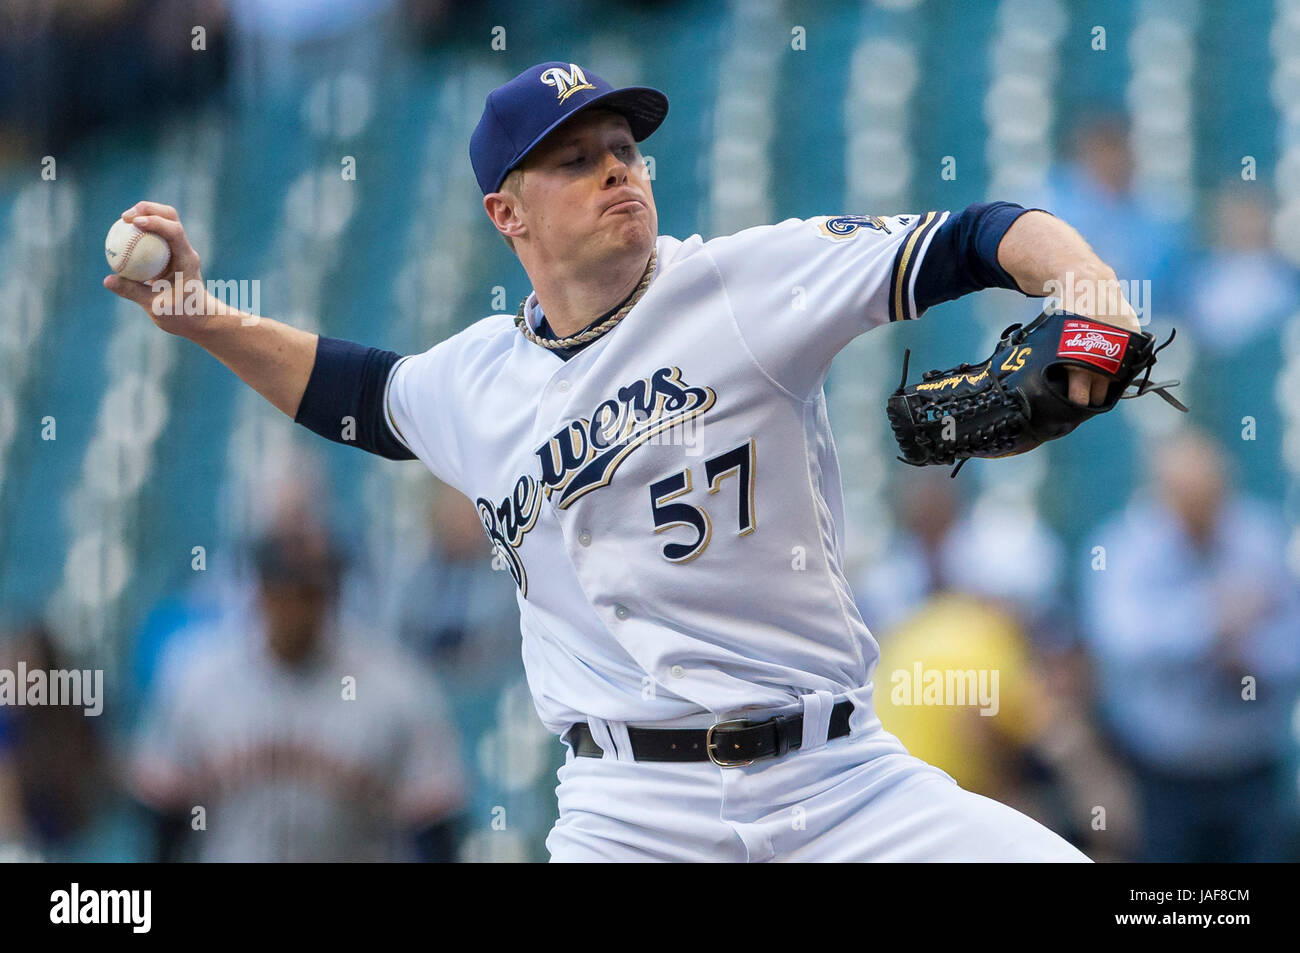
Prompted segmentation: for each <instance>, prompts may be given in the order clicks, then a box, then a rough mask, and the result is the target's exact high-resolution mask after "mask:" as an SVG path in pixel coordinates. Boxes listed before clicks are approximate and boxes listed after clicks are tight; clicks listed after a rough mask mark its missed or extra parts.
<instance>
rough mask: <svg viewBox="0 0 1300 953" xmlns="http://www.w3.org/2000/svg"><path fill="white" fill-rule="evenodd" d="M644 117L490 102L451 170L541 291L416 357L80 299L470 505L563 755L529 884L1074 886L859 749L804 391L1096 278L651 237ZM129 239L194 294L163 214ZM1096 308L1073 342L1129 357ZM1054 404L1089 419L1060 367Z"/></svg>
mask: <svg viewBox="0 0 1300 953" xmlns="http://www.w3.org/2000/svg"><path fill="white" fill-rule="evenodd" d="M667 111H668V102H667V99H666V98H665V96H664V95H663V94H662V93H661V92H659V91H657V90H654V89H649V88H644V87H627V88H614V87H613V86H611V85H610V84H609V83H607V82H606V81H605V80H603V79H601V78H600V77H599V76H597V75H595V74H594V73H593V72H591V71H590V70H587V69H584V68H583V67H582V66H581V65H580V64H575V63H570V62H548V63H542V64H539V65H537V66H534V67H532V68H531V69H528V70H525V71H524V72H523V73H521V74H520V75H519V76H517V77H515V78H514V79H513V80H511V81H510V82H508V83H506V84H504V85H502V86H500V87H499V88H497V89H495V90H494V91H493V92H492V93H491V94H490V95H489V96H488V97H487V102H486V104H485V106H484V109H483V115H482V119H481V120H480V122H479V124H478V127H477V129H476V130H475V131H474V134H473V136H472V138H471V141H470V159H471V162H472V164H473V167H474V172H475V175H476V176H477V179H478V184H479V186H480V187H481V189H482V192H483V207H484V210H485V211H486V213H487V215H488V218H489V219H490V220H491V223H492V225H493V226H494V227H495V228H496V230H497V231H498V232H499V233H500V234H501V236H502V237H503V238H504V239H505V240H506V242H507V243H509V244H510V246H511V248H512V249H513V250H514V252H515V253H516V255H517V256H518V257H519V260H520V262H521V263H522V265H523V267H524V270H525V271H526V272H527V274H528V278H529V281H530V282H531V283H532V287H533V290H532V292H531V293H530V294H529V295H528V297H527V298H526V299H525V300H524V302H523V303H522V304H521V305H520V307H519V310H518V313H517V314H513V315H511V314H499V315H492V316H489V317H486V318H484V319H482V320H481V321H478V322H477V323H475V324H473V325H471V326H470V327H469V328H467V329H466V330H464V331H462V332H460V333H459V334H456V335H454V336H452V337H451V338H449V339H447V340H445V341H442V342H441V343H438V344H436V345H435V346H433V347H431V348H430V349H429V350H427V351H425V352H424V353H422V354H413V355H406V356H402V355H398V354H395V353H392V352H389V351H384V350H381V349H377V348H372V347H363V346H359V345H357V344H352V343H349V342H346V341H341V340H336V339H332V338H328V337H323V336H322V337H318V336H317V335H315V334H310V333H307V332H304V331H301V330H298V329H295V328H292V327H289V326H287V325H285V324H282V323H279V322H276V321H273V320H266V319H263V320H260V321H258V322H256V323H251V324H250V323H249V319H248V317H247V316H245V315H241V314H239V313H238V312H227V313H224V314H211V315H208V316H205V317H201V318H197V319H196V318H192V317H185V316H170V315H165V314H157V313H154V310H153V308H152V305H153V303H154V301H155V294H154V293H153V290H152V289H151V288H149V287H146V286H144V285H140V284H133V283H131V282H129V281H124V280H123V279H121V278H118V277H109V278H107V279H106V280H105V284H106V286H107V287H108V288H110V289H111V290H112V291H114V292H116V293H118V294H120V295H122V296H124V297H126V298H129V299H131V300H133V301H136V302H138V303H140V304H141V305H143V306H144V307H145V308H147V309H150V313H151V316H152V317H153V320H154V321H155V323H156V324H158V325H159V326H160V327H161V328H163V329H164V330H166V331H169V332H172V333H176V334H181V335H184V336H186V337H188V338H190V339H191V340H193V341H194V342H195V343H197V344H199V345H200V346H201V347H204V348H205V349H207V350H208V351H210V352H211V353H212V354H213V355H214V356H216V357H217V358H218V359H219V360H221V361H222V362H223V363H225V364H226V365H227V366H228V367H230V368H231V370H233V371H234V372H235V373H236V374H238V375H239V376H240V377H241V378H242V379H243V380H244V381H246V382H247V383H248V384H249V385H251V386H252V387H254V388H255V389H256V390H257V391H258V392H259V393H261V394H262V395H263V396H265V397H266V398H267V399H268V400H269V401H271V403H273V404H274V405H275V406H276V407H278V408H279V409H280V410H282V411H283V412H284V413H285V414H287V415H289V416H290V417H291V418H293V419H294V420H295V421H296V422H298V423H300V424H302V425H304V426H306V427H308V428H310V429H311V430H313V431H315V432H316V433H319V434H320V435H322V436H324V437H326V438H328V439H331V440H335V441H339V442H350V443H355V445H357V446H359V447H361V448H363V449H365V450H368V451H370V452H372V453H376V454H379V455H381V456H384V457H388V458H392V459H411V458H417V459H419V460H420V461H421V462H422V463H424V464H425V465H426V466H427V467H428V468H429V469H430V470H431V471H432V472H433V473H434V474H435V475H436V476H437V477H439V478H440V479H442V480H443V481H445V482H447V483H449V484H451V485H452V486H453V487H455V488H457V489H458V490H460V491H461V492H463V493H464V494H465V495H466V496H468V497H469V498H470V499H471V500H473V501H475V505H476V507H477V509H478V512H479V516H480V518H481V520H482V523H483V526H484V529H485V530H486V532H487V534H488V536H489V537H490V538H491V540H492V542H493V544H494V546H495V549H496V552H497V554H498V557H499V559H500V560H501V561H502V562H503V563H504V564H505V565H506V566H507V567H508V568H509V571H510V573H511V575H512V576H513V578H514V581H515V583H516V585H517V597H518V604H519V610H520V625H521V630H522V635H523V658H524V663H525V667H526V670H527V675H528V680H529V684H530V686H531V689H532V693H533V696H534V699H535V702H536V706H537V711H538V713H539V715H540V716H541V718H542V721H543V722H544V723H545V724H546V726H547V727H548V728H549V729H550V730H551V731H553V732H554V733H555V734H557V735H559V736H560V737H561V738H563V740H564V741H565V742H566V744H567V746H568V749H567V753H566V761H565V764H564V765H563V766H562V768H561V769H560V771H559V779H560V784H559V788H558V796H559V819H558V821H557V822H556V824H555V827H554V829H553V830H552V832H551V834H550V836H549V837H548V839H547V846H548V848H549V850H550V853H551V856H552V859H553V860H557V861H584V860H650V859H654V860H674V861H692V860H701V861H703V860H727V861H746V860H749V861H761V860H830V861H838V860H912V861H915V860H972V861H974V860H1039V861H1048V860H1053V861H1055V860H1061V861H1063V860H1086V859H1087V858H1085V857H1084V856H1083V855H1082V854H1081V853H1080V852H1079V851H1077V850H1075V849H1074V848H1073V847H1071V846H1070V845H1069V844H1068V843H1067V842H1066V841H1064V840H1063V839H1062V838H1060V837H1058V836H1057V835H1056V834H1054V833H1052V832H1051V831H1049V830H1047V829H1046V828H1044V827H1042V826H1041V825H1039V824H1037V823H1036V822H1034V821H1032V820H1031V819H1029V818H1027V817H1025V816H1023V815H1021V814H1019V813H1017V812H1015V811H1013V810H1011V809H1010V808H1008V807H1006V806H1004V805H1002V804H999V803H997V802H995V801H992V800H989V799H987V798H984V797H980V796H978V795H975V794H972V793H970V792H967V791H964V790H962V789H961V788H960V787H959V786H958V785H957V784H956V783H955V782H954V781H953V780H952V779H951V778H950V777H949V776H948V775H946V774H945V773H943V772H942V771H940V770H938V769H937V768H933V767H931V766H929V765H927V764H925V763H924V762H922V761H920V760H919V759H917V758H914V757H912V756H911V755H910V754H908V752H907V751H906V749H905V748H904V747H903V746H902V744H901V743H900V742H899V741H898V740H897V739H896V738H895V737H893V736H892V735H890V734H889V733H887V732H885V731H884V730H883V729H882V727H881V725H880V722H879V720H878V719H877V718H876V715H875V713H874V711H873V707H872V692H873V687H872V671H873V668H874V667H875V665H876V662H877V657H878V650H877V645H876V642H875V641H874V639H873V638H872V636H871V633H870V631H869V630H868V628H867V626H866V624H865V623H864V621H863V619H862V618H861V617H860V616H859V614H858V612H857V610H856V609H855V607H854V603H853V598H852V593H851V590H850V587H849V583H848V582H847V580H846V579H845V575H844V570H843V565H842V563H843V546H844V541H843V535H842V534H843V530H842V526H843V501H842V497H841V490H840V474H839V470H838V466H837V463H836V455H835V446H834V442H833V441H832V439H831V433H830V428H829V426H828V422H827V413H826V399H825V396H824V393H823V382H824V380H825V378H826V374H827V370H828V368H829V366H830V362H831V360H832V358H834V357H835V355H836V353H837V352H838V351H839V350H840V349H841V348H842V347H844V346H845V345H846V344H847V343H848V342H849V341H850V340H852V339H853V338H854V337H855V336H856V335H858V334H861V333H863V332H864V331H867V330H870V329H871V328H875V327H878V326H880V325H884V324H887V323H889V322H891V321H904V320H911V319H914V318H917V317H920V316H921V314H922V313H923V312H924V311H925V310H926V309H927V308H929V307H931V306H933V305H935V304H938V303H940V302H942V301H946V300H950V299H953V298H956V297H958V296H960V295H963V294H966V293H968V292H972V291H976V290H978V289H982V288H988V287H1004V288H1014V289H1019V290H1020V291H1022V292H1023V293H1025V294H1029V295H1040V294H1042V293H1043V289H1044V288H1045V287H1047V286H1048V282H1053V281H1055V282H1067V281H1070V280H1073V281H1075V282H1081V281H1082V282H1087V281H1091V280H1099V281H1100V280H1105V279H1111V280H1112V281H1113V279H1114V274H1113V272H1112V271H1111V270H1110V269H1109V268H1108V267H1107V266H1106V265H1105V264H1104V263H1103V262H1102V261H1100V260H1099V259H1098V258H1097V256H1096V255H1095V254H1094V253H1093V252H1092V250H1091V249H1090V248H1089V247H1088V245H1087V243H1086V242H1085V241H1084V240H1083V239H1082V238H1081V237H1080V236H1079V234H1078V233H1077V232H1076V231H1074V230H1073V229H1072V228H1070V227H1069V226H1068V225H1066V224H1065V223H1064V222H1061V221H1059V220H1058V219H1056V218H1054V217H1053V216H1052V215H1050V214H1048V213H1046V212H1043V211H1037V210H1030V211H1026V210H1025V209H1023V208H1021V207H1019V206H1016V205H1011V204H1009V203H1005V202H994V203H987V204H979V205H974V206H971V207H969V208H967V209H965V210H964V211H961V212H955V213H950V212H926V213H923V214H903V215H892V216H888V217H880V216H875V215H863V214H850V215H831V216H825V215H823V216H817V217H814V218H809V219H789V220H787V221H784V222H780V223H779V224H775V225H765V226H761V227H757V228H750V229H746V230H744V231H741V232H738V233H736V234H734V235H727V236H722V237H718V238H714V239H712V240H709V241H704V240H703V239H702V238H701V237H700V236H699V235H692V236H690V237H688V238H686V239H678V238H674V237H670V236H667V235H660V234H659V231H658V220H657V216H656V211H655V202H654V195H653V192H652V189H651V182H650V178H649V175H648V173H647V169H646V166H645V162H644V160H643V158H642V156H641V153H640V149H639V145H638V144H639V143H640V142H641V141H643V140H644V139H645V138H646V137H647V136H649V135H650V134H651V133H653V132H654V130H655V129H656V128H657V127H658V126H659V124H660V123H661V122H662V121H663V120H664V117H665V115H666V114H667ZM743 171H744V170H743V169H736V170H735V173H736V174H737V175H742V174H743ZM124 218H125V219H126V220H128V221H134V223H135V224H136V225H137V226H139V227H140V228H142V229H145V230H147V231H152V232H155V233H157V234H159V235H161V236H163V237H164V238H165V239H166V240H167V241H168V242H169V243H170V245H171V248H172V255H173V262H174V265H173V270H179V272H181V273H182V275H183V278H184V279H185V280H201V276H200V269H199V260H198V256H197V255H196V253H195V251H194V249H193V248H192V247H191V246H190V244H189V242H188V241H187V239H186V237H185V233H184V230H183V228H182V226H181V223H180V221H179V219H178V217H177V213H176V211H175V210H174V209H172V208H170V207H168V206H165V205H160V204H157V203H153V202H141V203H139V204H137V205H135V206H133V207H132V208H130V209H128V210H127V212H126V213H124ZM1094 298H1095V299H1098V300H1097V306H1098V310H1097V311H1095V312H1094V313H1092V314H1089V315H1086V316H1087V317H1090V318H1097V319H1099V320H1102V321H1106V322H1110V323H1113V324H1121V325H1125V326H1128V327H1132V328H1136V327H1137V320H1136V317H1135V315H1134V314H1133V311H1132V309H1131V308H1129V307H1128V306H1127V304H1126V303H1123V302H1121V305H1120V306H1121V312H1122V313H1119V314H1107V313H1105V306H1106V304H1107V300H1106V296H1104V295H1097V296H1094ZM210 302H211V303H210V307H211V308H212V309H213V310H214V311H215V310H216V307H217V306H216V303H215V299H210ZM1068 386H1069V395H1070V399H1071V400H1072V401H1074V402H1076V403H1077V404H1089V403H1090V402H1091V403H1092V404H1097V403H1100V402H1102V401H1103V400H1104V399H1105V398H1104V395H1105V392H1106V387H1107V384H1106V381H1105V380H1104V379H1102V378H1101V377H1100V376H1099V375H1094V374H1092V373H1091V372H1089V371H1087V370H1086V369H1081V368H1073V369H1071V370H1070V375H1069V381H1068ZM345 421H346V422H348V424H349V425H350V424H351V422H355V429H354V430H353V428H352V427H351V426H348V427H347V429H346V430H345ZM349 438H354V439H349Z"/></svg>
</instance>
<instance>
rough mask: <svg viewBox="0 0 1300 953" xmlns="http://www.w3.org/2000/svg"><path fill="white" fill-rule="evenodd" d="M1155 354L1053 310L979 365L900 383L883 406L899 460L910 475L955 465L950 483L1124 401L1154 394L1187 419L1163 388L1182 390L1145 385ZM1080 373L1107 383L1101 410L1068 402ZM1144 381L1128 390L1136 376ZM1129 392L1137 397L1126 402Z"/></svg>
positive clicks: (1148, 341)
mask: <svg viewBox="0 0 1300 953" xmlns="http://www.w3.org/2000/svg"><path fill="white" fill-rule="evenodd" d="M1173 339H1174V332H1172V331H1171V332H1170V333H1169V337H1168V339H1167V340H1166V341H1165V343H1164V344H1161V345H1160V346H1159V347H1156V346H1155V338H1154V336H1152V335H1151V334H1149V333H1147V332H1145V331H1128V330H1126V329H1125V328H1120V327H1116V326H1114V325H1111V324H1105V323H1103V322H1100V321H1093V320H1090V319H1088V318H1084V317H1081V316H1079V315H1077V314H1071V313H1069V312H1067V311H1058V312H1056V313H1055V314H1048V313H1047V312H1043V313H1042V314H1040V315H1039V316H1038V317H1037V318H1035V319H1034V320H1033V321H1031V322H1030V323H1029V324H1027V325H1023V326H1022V325H1019V324H1013V325H1011V327H1009V328H1007V329H1006V330H1005V331H1003V332H1002V337H1001V340H999V341H998V346H997V348H996V349H995V350H994V352H993V354H992V356H991V357H990V358H989V359H988V360H987V361H983V362H981V363H979V364H962V365H960V366H958V367H954V368H950V369H948V370H946V371H928V372H926V373H925V374H923V375H922V377H921V380H920V381H918V382H917V383H915V384H913V385H912V386H910V387H908V386H907V364H908V359H909V358H910V357H911V352H910V351H908V352H907V353H906V354H905V355H904V357H903V379H902V381H901V382H900V383H899V385H898V390H896V391H894V393H893V395H892V396H891V397H890V398H889V400H888V402H887V403H886V406H885V412H886V414H887V415H888V417H889V425H890V426H891V427H892V428H893V431H894V437H895V439H896V440H897V441H898V446H899V449H901V450H902V456H900V457H899V458H898V459H900V460H902V461H903V462H904V463H910V464H912V465H913V466H918V467H923V466H931V465H935V464H939V465H944V466H947V465H949V464H955V466H954V467H953V471H952V475H953V476H956V475H957V471H958V470H960V469H961V467H962V465H963V464H964V463H965V462H966V461H967V460H969V459H970V458H971V457H1009V456H1013V455H1015V454H1018V453H1024V452H1026V451H1027V450H1032V449H1034V448H1035V447H1037V446H1038V445H1039V444H1041V443H1043V442H1045V441H1047V440H1055V439H1056V438H1057V437H1063V436H1065V435H1066V434H1067V433H1069V432H1070V431H1072V430H1073V429H1074V428H1075V427H1077V426H1079V424H1081V423H1083V421H1085V420H1088V419H1089V418H1091V417H1095V416H1097V415H1098V414H1103V413H1106V412H1107V411H1109V410H1111V409H1112V408H1114V407H1115V405H1116V404H1118V403H1119V401H1120V400H1121V399H1123V398H1130V397H1140V396H1142V395H1143V394H1147V393H1156V394H1159V395H1160V397H1161V398H1163V399H1164V400H1165V401H1166V402H1167V403H1169V404H1170V405H1171V406H1173V407H1176V408H1177V409H1178V410H1181V411H1183V412H1184V413H1185V412H1186V411H1187V408H1186V407H1184V406H1183V405H1182V404H1181V403H1180V402H1179V401H1178V400H1177V398H1175V397H1173V396H1172V395H1171V394H1170V393H1169V391H1168V388H1170V387H1175V386H1177V385H1178V381H1162V382H1160V383H1155V384H1153V383H1151V368H1152V367H1154V366H1155V363H1156V354H1157V353H1158V352H1159V351H1161V350H1163V349H1164V348H1165V347H1166V346H1168V344H1169V342H1170V341H1172V340H1173ZM1071 367H1080V368H1083V369H1085V370H1088V371H1091V372H1093V373H1099V374H1101V375H1102V376H1103V377H1107V378H1109V379H1110V386H1109V387H1108V388H1107V389H1106V399H1105V400H1104V401H1102V403H1101V404H1099V405H1097V406H1095V407H1093V406H1082V405H1079V404H1075V403H1074V402H1072V401H1071V400H1070V399H1069V395H1068V393H1067V390H1066V388H1067V386H1068V385H1067V383H1066V381H1067V377H1068V370H1069V368H1071ZM1139 374H1140V375H1142V380H1141V381H1140V382H1138V383H1136V384H1135V383H1134V382H1135V380H1136V378H1137V377H1138V375H1139ZM1130 387H1136V388H1137V389H1136V390H1135V391H1134V392H1133V393H1125V391H1127V390H1128V389H1129V388H1130Z"/></svg>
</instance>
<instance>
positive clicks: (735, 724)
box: [704, 718, 754, 768]
mask: <svg viewBox="0 0 1300 953" xmlns="http://www.w3.org/2000/svg"><path fill="white" fill-rule="evenodd" d="M748 727H749V722H748V721H746V720H744V719H743V718H739V719H735V720H733V721H720V722H718V723H717V724H716V725H710V726H709V730H708V731H706V732H705V733H704V753H705V754H707V755H708V756H709V760H710V761H712V762H713V763H714V764H716V765H717V766H718V767H719V768H747V767H749V766H750V765H751V764H753V763H754V762H753V759H750V760H749V761H727V760H725V759H723V758H719V757H717V756H715V755H714V753H713V752H714V749H716V748H717V747H718V743H717V742H716V741H714V740H713V733H714V732H715V731H716V730H717V729H719V728H748Z"/></svg>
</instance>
